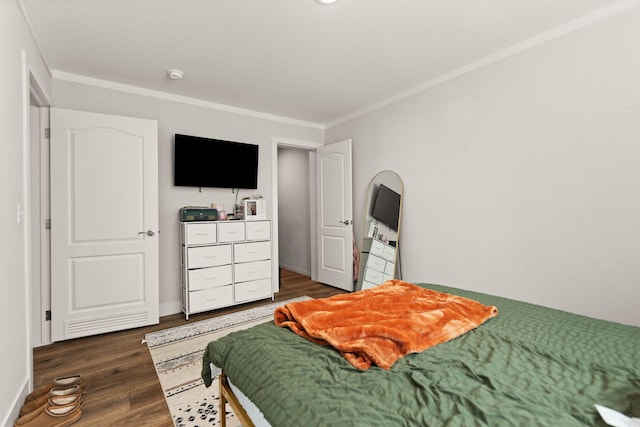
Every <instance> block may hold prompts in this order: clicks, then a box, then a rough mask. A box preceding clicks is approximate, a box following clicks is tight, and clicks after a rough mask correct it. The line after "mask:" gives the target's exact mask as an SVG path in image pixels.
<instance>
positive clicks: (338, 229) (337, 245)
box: [316, 139, 354, 291]
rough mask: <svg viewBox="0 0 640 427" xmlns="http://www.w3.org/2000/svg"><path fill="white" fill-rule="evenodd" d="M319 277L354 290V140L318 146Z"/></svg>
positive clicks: (332, 284)
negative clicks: (352, 160) (352, 170)
mask: <svg viewBox="0 0 640 427" xmlns="http://www.w3.org/2000/svg"><path fill="white" fill-rule="evenodd" d="M316 154H317V156H316V168H317V169H316V173H317V193H316V195H317V209H318V220H317V221H318V222H317V223H318V239H317V244H318V281H319V282H322V283H326V284H328V285H331V286H335V287H337V288H340V289H344V290H347V291H353V289H354V285H353V202H352V177H351V169H352V167H351V140H350V139H346V140H344V141H340V142H336V143H333V144H329V145H325V146H322V147H319V148H318V149H317V150H316Z"/></svg>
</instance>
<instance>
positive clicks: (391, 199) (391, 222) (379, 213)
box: [371, 184, 400, 231]
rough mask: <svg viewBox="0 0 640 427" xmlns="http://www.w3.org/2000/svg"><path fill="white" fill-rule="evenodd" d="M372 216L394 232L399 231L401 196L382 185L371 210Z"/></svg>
mask: <svg viewBox="0 0 640 427" xmlns="http://www.w3.org/2000/svg"><path fill="white" fill-rule="evenodd" d="M371 216H372V217H374V218H375V219H377V220H378V221H380V222H381V223H383V224H384V225H386V226H387V227H389V228H391V229H392V230H395V231H398V219H399V217H400V194H398V193H396V192H395V191H393V190H392V189H390V188H389V187H386V186H385V185H384V184H380V186H379V187H378V191H377V192H376V196H375V200H374V201H373V207H372V208H371Z"/></svg>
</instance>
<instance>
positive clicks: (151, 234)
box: [138, 229, 156, 236]
mask: <svg viewBox="0 0 640 427" xmlns="http://www.w3.org/2000/svg"><path fill="white" fill-rule="evenodd" d="M138 234H146V235H147V236H155V235H156V231H155V230H153V229H149V230H147V231H139V232H138Z"/></svg>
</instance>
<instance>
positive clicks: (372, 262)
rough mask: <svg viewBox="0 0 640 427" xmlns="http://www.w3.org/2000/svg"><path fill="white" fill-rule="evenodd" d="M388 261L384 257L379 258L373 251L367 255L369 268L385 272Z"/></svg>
mask: <svg viewBox="0 0 640 427" xmlns="http://www.w3.org/2000/svg"><path fill="white" fill-rule="evenodd" d="M386 263H387V261H385V260H383V259H382V258H378V257H377V256H375V255H372V254H371V253H370V254H369V256H368V257H367V268H373V269H374V270H377V271H380V272H383V271H384V268H385V264H386Z"/></svg>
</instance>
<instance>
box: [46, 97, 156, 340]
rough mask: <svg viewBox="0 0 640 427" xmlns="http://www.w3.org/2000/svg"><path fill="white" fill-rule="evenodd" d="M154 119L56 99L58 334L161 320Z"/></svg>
mask: <svg viewBox="0 0 640 427" xmlns="http://www.w3.org/2000/svg"><path fill="white" fill-rule="evenodd" d="M157 133H158V131H157V122H156V121H153V120H144V119H135V118H129V117H119V116H111V115H105V114H95V113H87V112H81V111H71V110H62V109H58V108H51V148H50V155H51V339H52V340H53V341H60V340H65V339H70V338H77V337H82V336H87V335H94V334H99V333H104V332H111V331H116V330H121V329H128V328H134V327H139V326H144V325H151V324H157V323H158V321H159V301H158V290H159V286H158V276H159V273H158V236H157V232H158V147H157V141H158V135H157Z"/></svg>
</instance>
